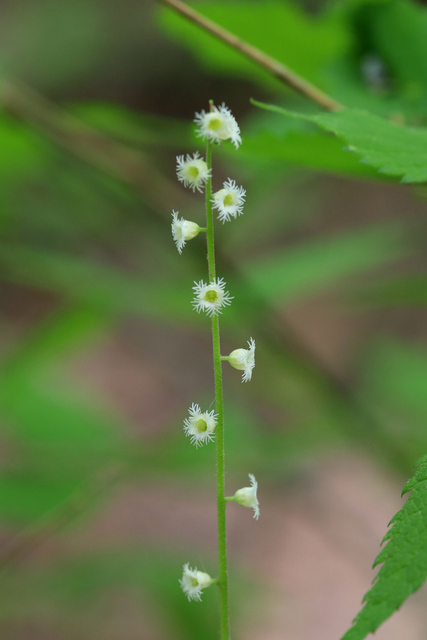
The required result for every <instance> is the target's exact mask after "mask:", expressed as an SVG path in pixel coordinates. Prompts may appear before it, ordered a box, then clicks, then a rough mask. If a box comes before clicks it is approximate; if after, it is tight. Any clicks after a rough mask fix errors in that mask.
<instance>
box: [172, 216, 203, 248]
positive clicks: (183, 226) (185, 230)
mask: <svg viewBox="0 0 427 640" xmlns="http://www.w3.org/2000/svg"><path fill="white" fill-rule="evenodd" d="M178 214H179V211H172V225H171V226H172V237H173V239H174V242H175V244H176V248H177V249H178V251H179V253H182V250H183V248H184V246H185V243H186V241H187V240H192V239H193V238H195V237H196V236H197V235H198V233H199V232H200V231H201V228H200V227H199V225H198V224H196V223H195V222H190V220H184V218H181V219H179V218H178Z"/></svg>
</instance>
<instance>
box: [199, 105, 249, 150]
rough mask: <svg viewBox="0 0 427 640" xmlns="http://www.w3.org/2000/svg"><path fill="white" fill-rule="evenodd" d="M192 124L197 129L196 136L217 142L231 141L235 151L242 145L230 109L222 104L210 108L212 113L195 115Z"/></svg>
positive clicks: (237, 127)
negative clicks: (194, 124) (195, 125)
mask: <svg viewBox="0 0 427 640" xmlns="http://www.w3.org/2000/svg"><path fill="white" fill-rule="evenodd" d="M194 122H195V123H196V124H197V126H198V127H199V131H198V133H197V135H198V136H200V137H202V138H203V139H205V140H206V139H207V140H210V141H212V142H217V143H218V144H219V143H220V142H221V141H222V140H231V142H232V143H233V144H234V146H235V147H236V149H237V148H238V146H239V144H241V143H242V138H241V137H240V129H239V125H238V124H237V122H236V119H235V117H234V116H233V114H232V113H231V111H230V109H228V107H226V106H225V104H224V103H222V105H221V106H220V107H215V106H214V107H212V111H208V112H206V111H204V110H203V111H201V112H200V113H196V117H195V118H194Z"/></svg>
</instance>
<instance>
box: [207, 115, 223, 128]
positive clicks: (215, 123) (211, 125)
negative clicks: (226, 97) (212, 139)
mask: <svg viewBox="0 0 427 640" xmlns="http://www.w3.org/2000/svg"><path fill="white" fill-rule="evenodd" d="M208 127H209V129H213V130H214V131H218V129H220V128H221V120H220V119H219V118H212V120H211V121H210V122H209V125H208Z"/></svg>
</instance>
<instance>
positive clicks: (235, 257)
mask: <svg viewBox="0 0 427 640" xmlns="http://www.w3.org/2000/svg"><path fill="white" fill-rule="evenodd" d="M192 6H195V7H196V8H198V9H199V10H200V11H201V12H203V14H204V15H206V16H209V17H210V18H211V19H213V20H215V21H216V22H218V23H219V24H220V25H222V26H224V27H226V28H228V29H230V30H231V31H232V32H234V33H236V34H238V35H239V36H240V37H242V38H243V39H245V40H247V41H248V42H250V43H251V44H253V45H255V46H258V47H259V48H261V49H262V50H264V51H266V52H267V53H269V54H270V55H272V56H274V57H276V58H277V59H279V60H281V61H282V62H283V63H285V64H287V65H289V66H290V67H291V68H292V69H294V70H295V71H296V72H298V73H300V74H301V75H302V76H303V77H305V78H306V79H308V80H310V81H312V82H314V83H315V84H316V85H317V86H319V87H321V88H322V89H323V90H325V91H327V92H328V93H330V94H331V95H332V96H333V97H334V98H336V99H337V100H339V101H341V102H342V103H343V104H345V105H348V106H351V107H356V108H361V109H368V110H370V111H372V112H373V113H376V114H378V115H381V116H384V117H387V118H390V119H392V120H394V121H397V122H404V123H407V124H413V125H423V124H425V122H426V116H427V65H426V60H427V13H426V9H425V8H424V6H423V4H422V3H417V2H412V1H409V0H408V1H406V2H404V1H403V0H390V1H388V0H382V1H379V0H378V1H375V0H349V1H346V2H344V1H341V2H334V3H326V2H322V1H319V0H310V1H308V0H307V1H306V2H298V3H297V2H288V1H287V0H286V1H285V0H262V1H261V0H259V1H256V0H252V1H250V0H244V1H243V0H242V1H240V2H238V1H237V0H233V2H231V1H230V0H227V1H225V0H221V1H219V0H212V1H205V2H201V1H199V2H198V3H192ZM250 98H254V99H257V100H261V101H265V102H271V103H273V104H280V105H282V106H285V107H286V108H288V109H290V110H297V111H300V112H306V113H316V112H318V111H319V108H318V107H317V106H316V105H313V104H308V103H307V101H304V100H303V99H302V98H298V97H296V96H295V94H294V93H292V92H291V91H290V90H288V89H287V88H286V87H284V86H283V85H281V84H280V83H279V82H278V81H276V80H274V79H272V78H271V77H269V76H268V74H267V73H266V72H265V71H262V70H260V69H258V68H257V67H256V65H255V64H253V63H251V62H249V61H247V60H245V59H243V58H242V57H241V56H240V55H239V54H237V53H236V52H234V51H232V50H230V49H229V48H228V47H227V46H226V45H223V44H221V43H219V42H217V41H215V40H214V39H213V38H212V37H211V36H208V35H206V34H204V33H202V31H201V30H199V29H198V28H197V27H195V26H194V25H190V24H187V23H186V22H185V21H184V20H183V19H182V18H180V17H179V16H177V15H174V14H173V12H172V11H171V10H170V9H168V8H166V7H162V6H161V5H160V3H156V2H154V1H153V2H149V1H142V2H137V1H136V0H102V1H101V0H84V1H83V0H66V2H61V3H58V2H56V1H55V0H36V1H34V0H33V1H30V0H15V1H14V2H12V1H11V0H2V2H1V3H0V225H1V227H0V228H1V234H0V288H1V298H0V299H1V307H0V309H1V314H0V323H1V331H0V352H1V355H2V358H1V365H0V366H1V369H0V377H1V381H0V421H1V430H0V443H1V447H0V542H1V546H0V568H1V576H0V579H1V582H0V589H1V593H0V603H1V604H0V612H1V615H0V634H1V636H2V637H4V638H6V639H7V640H26V639H27V638H31V639H32V640H53V639H54V638H55V639H56V638H58V637H61V638H62V639H63V640H77V639H78V640H86V639H88V640H89V638H90V639H91V640H97V639H98V638H100V639H101V638H102V639H103V640H119V639H120V640H136V639H138V640H163V639H165V638H173V639H174V640H175V639H177V640H181V639H182V640H184V639H186V640H187V639H188V638H191V639H192V640H199V639H200V640H202V639H203V640H210V639H212V640H214V639H215V638H217V637H218V633H217V626H218V625H217V593H216V592H215V589H214V588H212V589H209V590H207V591H206V592H205V594H204V596H203V603H194V602H192V603H188V602H187V600H186V598H185V596H184V595H183V593H182V592H181V590H180V589H179V585H178V579H179V577H180V575H181V571H182V565H183V564H184V563H185V562H189V563H190V565H191V566H194V565H196V566H197V567H198V569H199V570H203V571H208V572H209V573H211V574H212V575H215V574H216V505H215V495H216V489H215V452H214V446H212V445H211V446H206V447H203V448H201V449H199V450H197V451H196V449H195V448H194V447H192V446H191V445H190V443H189V441H188V440H187V439H185V438H184V437H183V431H182V421H183V419H184V418H185V417H186V415H187V411H188V407H189V406H190V405H191V404H192V403H193V402H196V403H199V404H200V405H201V406H202V407H208V406H210V404H211V403H212V401H213V399H214V395H213V375H212V373H213V372H212V357H211V339H210V331H209V323H208V322H207V321H206V318H205V317H199V316H198V315H197V314H195V313H194V312H193V311H192V308H191V304H190V303H191V299H192V290H191V287H192V284H193V281H194V280H196V281H198V280H200V279H203V278H205V277H206V257H205V253H206V249H205V247H204V245H203V241H201V240H200V238H198V239H197V240H194V241H193V242H191V243H188V244H187V246H186V247H185V249H184V251H183V254H182V256H179V255H178V253H177V251H176V248H175V245H174V243H173V241H172V238H171V232H170V221H171V218H170V214H171V211H172V209H175V210H179V212H180V214H181V215H182V216H184V217H185V218H187V219H190V220H195V221H197V222H199V223H200V224H202V221H203V215H204V214H203V207H204V202H203V195H202V194H196V195H193V193H192V192H190V191H188V190H186V189H184V187H183V186H182V185H181V184H180V183H178V181H177V179H176V175H175V158H176V155H179V154H183V153H187V152H188V153H192V152H194V151H196V150H199V151H200V152H201V153H202V154H203V145H201V144H200V140H197V139H196V137H195V135H194V125H192V119H193V117H194V112H196V111H201V110H202V109H207V108H208V101H209V99H213V100H214V101H215V102H216V103H217V104H221V103H222V102H223V101H224V102H225V103H226V104H227V105H228V106H229V107H230V108H231V110H232V112H233V114H234V115H235V116H236V118H237V120H238V122H239V124H240V128H241V134H242V138H243V144H242V146H241V148H239V150H238V151H236V150H235V149H234V148H233V147H232V146H231V145H226V144H224V145H222V146H221V147H218V148H215V150H214V152H215V154H214V189H218V188H220V187H221V184H222V182H223V181H224V180H226V179H227V178H228V177H231V178H232V179H234V180H236V182H237V184H239V185H240V184H242V185H243V186H244V187H245V188H246V190H247V201H246V205H245V212H244V216H242V217H240V218H239V219H238V220H237V221H234V220H233V221H232V222H230V223H228V224H226V225H224V226H222V225H220V226H219V227H218V229H217V231H216V238H217V265H218V267H217V268H218V272H219V274H220V275H221V276H223V277H224V278H225V280H226V282H227V285H228V289H229V291H230V293H231V295H234V296H235V300H234V301H233V305H232V306H231V307H230V308H229V309H227V310H226V312H225V313H224V314H223V318H222V321H221V326H222V343H223V344H222V352H223V353H229V351H231V350H232V349H234V348H237V347H245V346H246V341H247V340H248V339H249V337H250V336H253V337H254V338H255V339H256V341H257V364H256V368H255V370H254V375H253V379H252V381H251V382H250V386H249V385H242V384H241V376H240V374H239V373H238V372H236V371H234V370H232V369H231V368H225V369H224V378H225V414H226V430H227V431H226V467H227V493H228V495H232V494H233V493H234V491H235V490H236V489H238V488H240V487H242V486H245V485H246V484H247V474H248V473H254V474H255V476H256V477H257V480H258V482H259V499H260V507H261V517H260V520H259V521H258V522H255V521H253V519H252V512H251V511H250V510H247V509H243V508H240V507H239V506H238V505H236V504H233V503H231V504H229V505H228V538H229V561H230V575H231V579H230V588H231V611H232V629H233V637H234V638H236V640H237V639H243V638H245V640H255V639H260V638H262V640H279V639H280V640H288V639H289V640H290V639H292V640H309V639H310V640H312V639H313V638H316V640H330V639H331V638H337V639H338V638H339V637H341V635H342V634H343V633H344V632H345V630H346V629H347V628H348V627H349V625H350V622H351V620H352V618H353V617H354V615H355V614H356V613H357V611H358V609H359V606H360V602H361V599H362V596H363V594H364V593H365V592H366V591H367V590H368V588H369V585H370V582H371V580H372V577H373V575H374V574H373V572H372V570H371V568H370V567H371V564H372V562H373V560H374V558H375V557H376V555H377V553H378V550H379V545H380V541H381V539H382V537H383V535H384V534H385V532H386V528H387V523H388V522H389V520H390V519H391V517H392V516H393V515H394V513H395V512H396V511H397V510H398V509H399V508H400V507H401V505H402V501H401V499H400V491H401V487H402V485H403V482H404V481H405V480H406V479H407V478H409V477H410V476H411V475H412V467H413V464H414V463H415V461H416V460H417V459H418V458H419V457H420V456H421V455H423V454H425V453H427V430H426V418H427V346H426V337H427V331H426V320H427V314H426V309H425V304H426V302H427V297H426V293H425V292H426V284H427V279H426V266H427V260H426V246H427V227H426V223H425V215H426V205H425V196H426V190H425V187H424V186H419V185H418V186H413V185H412V186H411V185H403V184H400V183H399V181H398V180H397V179H396V180H392V179H389V178H387V177H386V176H384V174H381V173H379V172H377V171H375V170H374V169H373V168H371V167H369V166H368V165H366V164H362V163H360V162H359V161H358V159H357V157H356V156H354V154H349V153H346V152H345V150H343V143H342V141H339V140H338V139H336V138H334V137H331V136H329V135H327V134H326V133H324V132H321V131H320V130H318V129H316V128H315V127H314V126H312V125H310V124H309V123H307V122H304V121H301V120H295V119H292V118H285V117H283V116H280V115H278V114H273V113H268V112H266V111H261V110H260V109H257V108H256V107H255V106H252V104H251V103H250ZM425 598H426V592H425V589H424V590H421V591H420V592H419V593H418V594H416V595H415V596H413V597H412V598H411V599H410V601H409V602H408V603H407V604H405V606H404V607H403V609H402V610H401V611H400V612H399V613H397V614H395V615H394V616H393V618H392V619H391V620H390V621H389V622H387V623H386V624H385V625H384V626H383V628H381V629H380V631H379V632H378V633H377V634H376V637H377V638H378V640H385V639H386V638H387V639H388V640H397V639H399V640H400V639H401V638H402V637H404V638H405V640H421V639H422V638H425V628H426V623H427V614H426V607H425Z"/></svg>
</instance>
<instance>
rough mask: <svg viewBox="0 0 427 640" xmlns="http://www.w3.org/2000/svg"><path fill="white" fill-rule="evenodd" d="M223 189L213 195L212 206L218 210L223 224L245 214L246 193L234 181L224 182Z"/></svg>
mask: <svg viewBox="0 0 427 640" xmlns="http://www.w3.org/2000/svg"><path fill="white" fill-rule="evenodd" d="M223 187H224V188H223V189H220V190H219V191H217V192H216V193H214V194H213V198H212V204H213V206H214V209H217V211H218V212H219V213H218V218H219V219H220V220H221V222H222V223H224V222H225V221H227V222H228V221H229V220H230V217H231V216H233V218H237V216H240V215H241V214H242V213H243V205H244V203H245V197H246V191H245V190H244V188H243V187H238V186H237V185H236V183H235V181H234V180H230V178H229V179H228V181H227V182H224V185H223Z"/></svg>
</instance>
